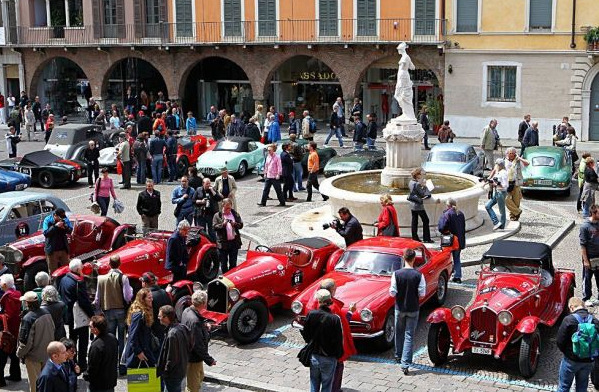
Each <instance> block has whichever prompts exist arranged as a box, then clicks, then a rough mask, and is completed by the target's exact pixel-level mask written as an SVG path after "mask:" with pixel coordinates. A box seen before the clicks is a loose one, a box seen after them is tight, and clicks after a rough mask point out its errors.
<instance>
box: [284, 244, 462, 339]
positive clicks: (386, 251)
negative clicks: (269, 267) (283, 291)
mask: <svg viewBox="0 0 599 392" xmlns="http://www.w3.org/2000/svg"><path fill="white" fill-rule="evenodd" d="M406 249H414V250H415V251H416V259H415V262H414V268H416V269H417V270H419V271H420V272H421V273H422V274H423V275H424V277H425V281H426V295H425V297H424V298H421V299H420V303H421V304H423V303H425V302H427V301H429V300H431V301H432V302H434V303H435V304H439V305H441V304H443V303H444V302H445V298H446V296H447V282H448V281H449V277H450V276H451V273H452V271H453V263H452V261H451V250H452V249H453V246H452V247H446V248H442V250H433V249H428V248H426V247H425V246H424V245H423V244H422V243H420V242H418V241H414V240H411V239H406V238H397V237H375V238H370V239H365V240H362V241H358V242H355V243H353V244H352V245H350V246H349V247H348V248H347V249H345V250H343V249H341V250H339V251H338V252H336V253H335V254H334V255H332V256H331V258H330V259H329V261H328V263H327V270H328V271H329V272H328V273H327V274H326V275H324V276H323V277H322V278H321V279H319V280H317V281H316V282H314V283H313V284H311V285H310V286H309V287H308V288H306V289H305V290H304V292H302V293H301V294H300V295H299V296H298V297H297V298H296V300H295V301H293V304H292V305H291V310H292V311H293V313H295V314H296V317H295V320H294V321H293V323H292V325H293V326H294V327H296V328H302V327H303V323H304V321H305V318H306V315H307V314H308V312H309V311H310V310H313V309H317V308H318V302H317V301H316V299H315V294H316V291H317V290H318V288H319V287H320V282H321V281H322V280H323V279H327V278H331V279H333V280H334V281H335V283H336V284H337V290H336V292H335V298H336V299H338V300H339V301H341V302H343V308H342V309H343V311H344V312H345V311H347V310H348V308H349V306H350V304H352V303H355V304H356V311H355V312H354V313H353V316H352V319H351V320H350V322H349V324H350V328H351V332H352V336H353V337H354V339H370V340H373V341H374V342H375V344H376V345H377V346H378V347H380V348H381V349H388V348H389V347H392V346H393V342H394V337H395V332H394V331H395V311H394V309H395V298H394V297H391V296H390V295H389V286H390V284H391V276H392V275H393V272H394V271H395V270H397V269H399V268H402V266H403V262H404V261H403V254H404V251H405V250H406Z"/></svg>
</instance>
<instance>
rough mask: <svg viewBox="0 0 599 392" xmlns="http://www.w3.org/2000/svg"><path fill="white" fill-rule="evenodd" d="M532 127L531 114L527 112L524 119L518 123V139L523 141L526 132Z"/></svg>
mask: <svg viewBox="0 0 599 392" xmlns="http://www.w3.org/2000/svg"><path fill="white" fill-rule="evenodd" d="M528 128H530V114H526V115H525V116H524V120H522V122H521V123H520V125H518V141H519V142H520V143H522V139H523V138H524V133H525V132H526V130H527V129H528Z"/></svg>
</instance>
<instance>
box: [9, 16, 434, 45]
mask: <svg viewBox="0 0 599 392" xmlns="http://www.w3.org/2000/svg"><path fill="white" fill-rule="evenodd" d="M444 36H445V20H441V19H430V20H424V19H359V18H358V19H335V20H272V21H239V22H220V23H210V22H198V23H157V24H152V25H148V24H143V25H133V24H130V25H99V26H96V25H88V26H83V27H65V26H52V27H16V28H12V29H11V34H8V37H7V40H6V45H10V46H15V47H52V46H58V47H69V46H73V47H76V46H177V45H181V46H189V45H213V44H244V45H245V44H247V45H260V44H314V43H329V44H359V43H368V44H377V43H382V44H384V43H396V42H399V41H406V42H408V43H412V44H430V45H434V44H441V43H443V42H444Z"/></svg>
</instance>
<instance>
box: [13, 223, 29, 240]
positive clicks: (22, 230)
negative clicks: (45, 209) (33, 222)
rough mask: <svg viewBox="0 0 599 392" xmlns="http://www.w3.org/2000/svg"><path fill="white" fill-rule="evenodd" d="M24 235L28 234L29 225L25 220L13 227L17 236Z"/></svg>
mask: <svg viewBox="0 0 599 392" xmlns="http://www.w3.org/2000/svg"><path fill="white" fill-rule="evenodd" d="M26 235H29V225H28V224H27V222H21V223H19V224H18V225H17V227H16V228H15V236H16V237H17V238H21V237H25V236H26Z"/></svg>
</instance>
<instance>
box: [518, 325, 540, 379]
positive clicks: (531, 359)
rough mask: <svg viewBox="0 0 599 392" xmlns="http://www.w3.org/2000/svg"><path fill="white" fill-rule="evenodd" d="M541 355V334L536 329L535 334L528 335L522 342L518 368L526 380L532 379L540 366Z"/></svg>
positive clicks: (523, 337)
mask: <svg viewBox="0 0 599 392" xmlns="http://www.w3.org/2000/svg"><path fill="white" fill-rule="evenodd" d="M540 353H541V334H539V330H538V329H535V330H534V332H533V333H527V334H525V335H524V336H522V339H521V340H520V353H519V355H518V367H519V369H520V374H521V375H522V377H524V378H530V377H532V376H533V375H534V374H535V372H536V371H537V366H538V365H539V354H540Z"/></svg>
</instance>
